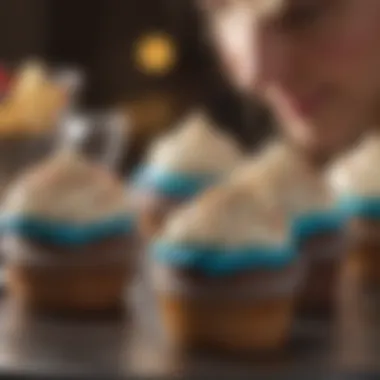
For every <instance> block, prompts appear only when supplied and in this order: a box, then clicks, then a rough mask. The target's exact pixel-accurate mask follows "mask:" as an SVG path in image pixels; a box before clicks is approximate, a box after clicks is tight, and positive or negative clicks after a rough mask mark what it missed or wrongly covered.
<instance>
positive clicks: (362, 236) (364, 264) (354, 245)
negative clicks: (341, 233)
mask: <svg viewBox="0 0 380 380" xmlns="http://www.w3.org/2000/svg"><path fill="white" fill-rule="evenodd" d="M349 228H350V230H349V234H350V238H351V239H350V240H351V241H350V243H351V244H350V247H349V249H348V250H349V261H350V265H351V267H353V269H354V270H355V272H356V274H357V275H358V276H359V279H360V282H361V283H362V284H363V285H365V286H368V287H379V286H380V224H379V223H378V222H376V221H370V220H364V219H355V220H352V222H351V223H350V226H349Z"/></svg>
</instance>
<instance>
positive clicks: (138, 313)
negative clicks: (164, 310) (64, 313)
mask: <svg viewBox="0 0 380 380" xmlns="http://www.w3.org/2000/svg"><path fill="white" fill-rule="evenodd" d="M138 282H139V283H138V284H137V285H136V287H135V288H134V289H133V291H132V292H131V294H130V297H129V298H130V304H131V305H132V308H131V310H132V311H131V313H130V315H129V316H125V317H121V318H114V319H102V320H76V321H73V320H67V319H57V318H55V319H54V318H52V317H50V318H48V317H37V316H32V315H30V314H28V313H27V312H26V311H22V310H21V308H19V307H18V306H17V305H15V304H14V303H13V302H12V300H11V299H8V297H7V296H6V293H4V296H3V298H2V299H3V300H2V301H1V303H0V375H1V373H6V374H7V376H9V374H13V375H14V376H16V375H20V374H22V375H23V376H26V375H29V376H30V377H33V378H34V377H36V378H42V377H43V378H61V377H62V378H67V377H69V376H71V375H72V376H75V377H76V378H78V376H82V377H84V378H87V377H88V378H98V377H99V378H105V377H106V378H119V377H122V378H130V377H131V378H132V377H140V376H142V377H150V376H152V377H164V378H165V377H166V378H173V377H175V376H180V377H181V378H182V377H187V378H198V377H202V378H204V377H211V376H214V377H218V378H231V379H235V378H239V377H241V378H245V377H247V378H255V377H256V376H257V378H260V379H262V378H273V379H277V378H278V379H282V380H283V379H288V378H289V379H308V380H309V379H340V378H344V379H346V378H351V377H350V376H351V375H352V376H353V377H352V378H360V379H362V378H367V377H363V376H364V374H366V373H367V374H368V373H369V372H372V373H375V374H376V372H377V373H378V374H379V377H380V360H379V359H380V322H379V319H380V308H379V305H380V301H379V300H380V295H378V294H376V292H364V291H363V290H362V287H361V286H360V283H359V281H358V277H357V276H356V274H355V271H354V270H351V269H348V270H347V271H346V272H345V274H344V276H343V278H342V282H341V288H340V302H339V304H338V305H337V311H336V315H335V316H334V318H332V319H323V318H320V319H318V318H314V319H309V320H300V321H297V322H296V323H295V328H294V333H293V340H292V342H291V343H290V345H289V347H288V348H287V349H286V350H284V352H283V353H281V354H278V355H276V356H272V357H265V358H264V357H261V358H258V357H256V358H254V357H250V358H239V359H238V358H232V357H218V356H216V355H215V356H212V355H210V354H209V355H206V354H203V355H201V354H199V355H198V356H197V357H195V356H193V357H187V358H185V357H182V358H181V357H179V355H177V356H176V355H174V354H173V353H170V351H168V350H166V349H165V347H164V346H163V345H162V343H161V342H162V337H161V331H160V328H159V326H160V324H159V318H158V316H157V315H156V312H155V306H154V297H153V295H152V294H151V292H150V290H149V284H148V283H147V281H143V279H140V281H138ZM356 373H359V375H358V377H354V376H355V375H354V374H356ZM374 378H377V376H375V377H374Z"/></svg>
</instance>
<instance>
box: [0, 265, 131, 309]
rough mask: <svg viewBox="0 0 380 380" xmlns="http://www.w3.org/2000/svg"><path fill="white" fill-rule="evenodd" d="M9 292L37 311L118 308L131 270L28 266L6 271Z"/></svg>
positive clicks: (119, 268)
mask: <svg viewBox="0 0 380 380" xmlns="http://www.w3.org/2000/svg"><path fill="white" fill-rule="evenodd" d="M6 276H7V281H8V287H9V290H10V292H11V295H12V296H13V297H14V298H15V299H16V301H18V302H20V303H21V304H22V305H24V306H26V307H27V308H30V309H31V310H35V311H38V312H49V313H64V314H72V313H78V314H82V313H83V314H85V313H86V314H87V313H89V314H90V313H97V312H107V311H117V310H121V309H122V308H123V305H124V298H125V297H124V291H125V288H126V286H127V285H128V284H129V283H130V282H131V271H130V270H129V269H128V268H125V267H123V266H117V265H114V266H104V267H103V266H97V267H91V266H90V267H58V266H57V267H48V268H44V267H30V266H29V267H28V266H22V265H11V266H9V267H8V268H7V271H6Z"/></svg>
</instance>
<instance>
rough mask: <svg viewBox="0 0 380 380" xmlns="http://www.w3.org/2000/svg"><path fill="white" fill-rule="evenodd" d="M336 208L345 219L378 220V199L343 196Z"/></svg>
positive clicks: (379, 213)
mask: <svg viewBox="0 0 380 380" xmlns="http://www.w3.org/2000/svg"><path fill="white" fill-rule="evenodd" d="M338 207H339V209H340V210H341V212H342V213H343V214H344V215H345V216H346V217H361V218H366V219H372V220H380V197H360V196H354V195H350V196H345V197H342V199H341V200H340V202H339V205H338Z"/></svg>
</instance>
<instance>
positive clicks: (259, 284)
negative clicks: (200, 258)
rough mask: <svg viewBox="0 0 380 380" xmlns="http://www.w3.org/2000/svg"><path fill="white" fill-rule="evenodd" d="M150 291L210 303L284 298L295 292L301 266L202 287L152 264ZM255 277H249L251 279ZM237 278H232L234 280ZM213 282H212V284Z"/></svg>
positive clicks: (225, 280) (219, 280)
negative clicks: (204, 300)
mask: <svg viewBox="0 0 380 380" xmlns="http://www.w3.org/2000/svg"><path fill="white" fill-rule="evenodd" d="M150 272H151V275H152V282H153V288H154V290H155V291H157V292H158V293H160V294H171V295H178V296H186V297H197V298H206V299H207V298H210V299H218V298H219V299H225V300H228V299H238V298H239V299H240V298H243V299H245V298H249V299H261V298H270V297H276V298H277V297H279V298H281V297H288V296H290V295H292V294H294V292H295V291H296V290H297V288H298V286H300V284H301V283H302V281H303V279H304V275H305V266H304V264H303V263H302V262H299V263H296V264H294V265H292V266H290V267H289V268H285V269H284V270H281V271H272V272H260V277H259V278H257V279H256V280H255V279H254V278H250V279H246V280H244V281H234V279H232V278H230V277H229V278H217V279H215V278H214V281H208V282H207V284H204V283H203V284H202V283H201V282H200V281H197V280H196V279H193V280H188V279H187V278H186V277H185V278H181V276H179V275H178V272H177V271H176V269H175V268H171V267H167V266H164V265H160V264H157V263H152V265H151V267H150ZM254 276H255V273H253V275H252V277H254ZM237 278H238V276H236V277H235V280H236V279H237ZM215 280H216V281H215Z"/></svg>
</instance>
